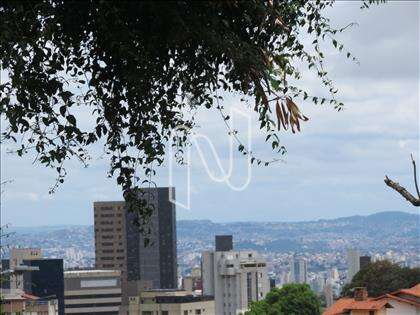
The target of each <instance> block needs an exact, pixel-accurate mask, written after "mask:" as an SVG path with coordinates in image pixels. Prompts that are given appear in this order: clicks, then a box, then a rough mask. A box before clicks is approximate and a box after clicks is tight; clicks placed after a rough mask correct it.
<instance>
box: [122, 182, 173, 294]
mask: <svg viewBox="0 0 420 315" xmlns="http://www.w3.org/2000/svg"><path fill="white" fill-rule="evenodd" d="M136 193H137V195H138V198H142V199H144V200H147V202H148V204H150V205H152V209H153V213H152V215H151V217H150V221H149V222H148V224H147V228H149V227H150V233H146V234H144V233H141V232H140V231H139V227H138V225H136V224H135V223H134V222H135V221H136V219H137V214H136V213H133V212H128V211H127V212H126V226H127V228H126V240H127V280H128V282H129V284H128V286H129V288H131V289H129V291H131V290H138V289H139V288H149V289H173V288H176V287H177V252H176V212H175V204H173V203H172V202H171V201H170V197H171V198H172V199H173V200H174V199H175V188H173V187H159V188H150V189H141V190H137V191H136ZM145 238H148V240H149V242H148V243H147V244H146V243H145Z"/></svg>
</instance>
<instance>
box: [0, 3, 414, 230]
mask: <svg viewBox="0 0 420 315" xmlns="http://www.w3.org/2000/svg"><path fill="white" fill-rule="evenodd" d="M331 17H332V18H333V21H334V23H335V24H336V25H338V26H344V25H347V24H348V23H350V22H354V21H355V22H358V24H359V26H357V27H354V28H352V29H350V30H349V31H347V33H346V34H344V35H342V36H341V37H340V39H342V41H343V42H344V43H345V45H346V46H347V47H348V48H349V49H350V50H351V51H352V52H353V53H354V54H355V55H356V56H357V57H358V59H359V60H360V65H357V64H354V63H352V62H349V61H347V59H346V58H345V57H344V55H339V54H337V53H336V52H332V51H330V54H329V55H328V60H329V62H328V64H327V66H328V69H329V70H330V71H331V74H332V77H333V78H334V80H335V82H336V84H337V86H338V87H339V89H340V97H341V99H342V100H343V101H344V102H345V104H346V107H345V110H344V111H343V112H339V113H338V112H336V111H335V110H334V109H333V108H330V107H328V106H322V107H316V106H314V105H310V104H309V103H308V104H301V109H302V111H303V112H304V113H305V114H307V115H308V116H309V117H310V121H309V122H307V123H305V125H304V127H303V131H302V133H301V134H298V135H289V134H284V135H283V137H282V139H281V141H282V144H283V145H285V146H286V148H287V150H288V153H287V155H286V156H285V157H284V158H285V163H278V164H276V165H273V166H270V167H266V168H264V167H252V169H251V175H250V183H249V185H248V186H247V188H246V189H244V190H242V191H235V190H232V189H231V188H230V187H229V186H228V185H227V184H226V183H225V182H215V181H214V180H213V179H211V178H210V176H209V175H208V173H207V172H206V169H205V167H204V166H203V164H202V162H201V160H200V158H199V154H198V153H197V150H196V148H194V147H193V149H192V154H191V156H192V161H191V163H190V169H191V183H190V187H191V189H190V192H191V203H190V209H184V208H183V207H181V206H178V207H177V216H178V218H179V219H211V220H214V221H244V220H259V221H273V220H276V221H291V220H309V219H319V218H333V217H339V216H348V215H355V214H361V215H365V214H370V213H374V212H378V211H389V210H403V211H410V212H416V209H415V208H414V207H412V206H410V205H409V204H408V203H407V202H406V201H405V200H403V199H402V198H401V197H400V196H399V195H397V194H396V193H395V192H393V191H392V190H390V189H389V188H388V187H386V186H385V184H384V182H383V178H384V175H385V174H387V175H389V176H390V177H391V178H393V179H395V180H397V181H398V182H400V183H401V184H404V185H406V187H407V188H408V189H409V190H410V191H412V192H414V187H413V179H412V170H411V163H410V159H409V155H410V153H414V154H415V155H416V157H417V160H419V154H418V152H419V88H420V82H419V40H420V39H419V3H417V2H414V1H412V2H411V1H410V2H400V1H398V2H389V3H387V4H384V5H381V6H379V7H372V8H371V9H370V10H362V11H360V10H359V4H358V3H356V2H339V3H338V5H337V7H336V8H335V9H334V10H333V11H332V12H331ZM304 84H305V86H307V87H308V89H309V90H312V91H314V93H316V92H317V91H319V83H318V81H315V80H314V79H313V78H308V79H307V80H306V81H305V83H304ZM229 105H231V106H233V107H235V108H242V109H243V108H244V106H243V104H240V102H239V101H238V100H237V99H236V98H234V97H227V99H226V106H227V107H229ZM245 112H247V113H249V111H247V110H245ZM85 117H88V114H86V115H85ZM238 117H239V116H238ZM238 117H235V119H236V121H241V118H238ZM254 118H255V117H254ZM199 125H200V126H199V128H198V129H197V132H199V133H200V134H203V135H205V136H207V137H208V139H210V141H211V142H212V143H213V144H214V145H215V148H216V151H217V152H218V154H219V155H220V156H221V163H222V166H223V167H224V168H225V169H226V171H227V170H228V168H229V159H228V158H229V141H228V138H227V136H224V135H225V133H226V131H225V128H224V125H223V121H222V120H221V119H220V117H219V116H218V115H217V113H216V112H214V111H208V110H204V111H202V112H201V113H200V116H199ZM237 126H238V127H239V128H240V130H241V131H242V134H241V136H242V137H244V138H245V139H246V135H247V130H246V128H245V127H246V123H245V121H244V120H243V119H242V121H241V122H240V123H239V124H238V125H237ZM252 127H253V130H251V136H252V137H251V140H252V149H253V151H254V152H256V153H257V155H259V156H261V157H265V158H270V157H273V155H272V154H270V150H269V148H268V147H267V146H265V145H264V135H262V134H261V133H259V132H258V130H257V128H256V127H257V125H256V124H252ZM200 144H202V147H205V143H204V142H203V141H200ZM6 148H7V145H5V146H3V147H2V153H1V158H2V165H1V170H2V180H6V179H13V182H12V183H11V184H8V185H7V186H6V187H4V189H5V191H4V193H3V194H2V214H1V217H2V224H5V223H10V224H12V225H14V226H22V225H25V226H29V225H64V224H92V222H93V209H92V203H93V201H98V200H120V199H121V194H120V189H119V188H118V187H117V186H116V182H115V180H114V179H108V178H106V172H107V169H108V164H107V163H108V161H107V160H103V159H97V158H95V159H94V160H93V161H92V162H91V165H90V167H89V168H86V169H84V168H82V167H81V166H80V165H79V164H77V163H76V162H72V163H70V164H69V165H68V172H69V176H68V178H67V180H66V182H65V183H64V184H63V185H62V186H61V187H60V188H59V189H58V191H57V192H56V193H55V194H54V195H49V194H48V189H49V187H50V186H51V185H53V184H54V178H55V177H54V176H55V173H54V171H52V170H49V169H45V168H43V167H41V166H38V165H35V166H34V165H32V159H31V157H26V158H18V157H16V156H11V155H9V154H6V152H5V151H6ZM203 151H204V154H205V156H206V157H207V159H206V161H207V163H208V164H209V168H210V170H211V171H212V174H213V175H214V176H216V177H217V176H219V175H220V172H219V171H218V169H217V167H216V166H217V164H216V163H215V161H214V159H212V158H210V156H211V155H210V151H209V149H208V148H207V149H206V148H203ZM233 164H234V167H233V172H232V177H231V183H232V184H234V185H236V186H241V185H242V184H244V183H246V179H247V166H246V160H245V159H244V157H241V156H240V155H239V154H235V155H234V160H233ZM419 164H420V161H419ZM186 174H187V173H186V168H179V167H176V168H175V170H174V171H173V178H174V185H175V186H176V189H177V200H179V201H180V202H181V203H186V200H187V186H188V185H187V176H186ZM155 180H156V182H157V183H158V184H160V185H164V186H167V185H168V168H162V169H161V170H159V172H158V176H157V177H156V178H155Z"/></svg>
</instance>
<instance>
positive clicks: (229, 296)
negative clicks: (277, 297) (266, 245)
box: [201, 240, 270, 315]
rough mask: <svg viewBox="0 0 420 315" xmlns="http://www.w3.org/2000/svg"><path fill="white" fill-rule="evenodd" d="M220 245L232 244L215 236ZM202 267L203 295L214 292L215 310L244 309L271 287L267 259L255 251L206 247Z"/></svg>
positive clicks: (232, 312)
mask: <svg viewBox="0 0 420 315" xmlns="http://www.w3.org/2000/svg"><path fill="white" fill-rule="evenodd" d="M224 241H226V240H224ZM219 245H220V244H219ZM224 245H226V244H224ZM221 247H223V248H232V246H230V247H229V246H227V247H226V246H218V244H217V240H216V248H221ZM201 268H202V281H203V295H212V296H214V301H215V310H216V314H220V315H236V314H241V313H244V312H245V311H247V310H248V308H249V305H250V303H251V302H252V301H259V300H262V299H264V298H265V296H266V294H267V293H268V292H269V291H270V284H269V280H268V275H267V267H266V261H265V259H264V258H262V257H260V256H259V255H258V254H257V253H256V252H254V251H234V250H227V251H206V252H203V253H202V262H201Z"/></svg>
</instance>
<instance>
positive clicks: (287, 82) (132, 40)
mask: <svg viewBox="0 0 420 315" xmlns="http://www.w3.org/2000/svg"><path fill="white" fill-rule="evenodd" d="M373 2H379V1H376V0H368V1H364V2H360V4H362V6H364V7H368V6H369V4H371V3H373ZM333 5H334V1H321V0H316V1H307V0H288V1H279V0H277V1H274V0H273V1H256V0H254V1H132V2H130V1H93V0H90V1H59V0H40V1H13V0H12V1H2V2H1V3H0V65H1V68H2V70H3V77H4V78H5V79H4V80H3V81H2V82H1V84H0V109H1V115H2V121H3V122H4V126H3V129H2V142H3V141H5V140H7V141H10V140H11V141H12V142H14V143H16V151H15V152H16V153H17V154H18V155H19V156H21V155H23V154H25V153H28V152H30V151H33V152H35V153H36V161H37V162H39V163H41V164H43V165H45V166H48V167H53V168H55V169H56V171H57V172H58V176H57V183H56V184H55V185H54V187H53V188H52V190H54V189H55V188H56V187H57V185H59V184H60V183H62V182H63V181H64V178H65V175H66V168H65V164H64V162H65V161H66V160H68V159H71V158H76V159H78V160H80V161H81V162H82V163H83V164H84V165H87V164H88V163H89V159H90V158H91V150H92V149H91V148H92V145H94V144H100V145H103V146H104V154H103V156H106V157H108V158H109V161H110V170H109V176H115V177H116V180H117V183H118V184H119V185H120V186H121V187H122V189H123V191H124V192H127V191H129V189H130V188H132V187H134V186H136V185H141V184H144V183H147V182H150V181H151V179H150V177H151V176H152V175H153V174H154V173H155V169H154V167H156V166H158V165H161V164H162V163H163V161H164V154H165V147H166V146H167V145H168V143H169V141H170V140H172V145H173V146H174V147H175V148H176V152H177V153H179V155H180V156H182V149H183V148H184V147H185V146H186V145H188V139H189V135H190V134H191V132H192V130H193V127H194V113H195V112H196V111H198V110H201V109H202V108H203V107H204V108H216V110H219V111H220V112H221V114H222V116H223V119H225V120H227V119H228V118H229V117H227V116H226V115H225V114H224V112H223V106H222V105H220V103H219V101H221V100H220V99H221V97H220V96H218V93H219V92H220V93H222V92H223V93H235V94H237V95H240V96H241V97H242V98H243V99H244V100H249V99H250V98H252V99H254V101H253V104H252V107H253V108H254V110H255V113H256V115H258V119H259V122H260V129H261V130H262V131H263V132H265V133H266V141H267V142H269V145H271V147H272V149H273V150H274V151H275V152H279V153H284V152H285V148H284V147H283V146H282V145H280V140H279V136H278V131H279V130H280V129H289V130H291V131H292V132H296V131H299V130H300V124H301V122H302V121H306V120H307V118H306V117H305V116H304V115H303V114H301V112H300V110H299V108H298V105H297V104H299V102H302V101H303V100H308V101H311V102H313V103H315V104H324V103H330V104H331V105H332V106H334V107H335V108H337V109H338V110H340V109H341V108H342V106H343V104H342V103H341V102H339V101H338V100H337V99H336V98H335V95H336V93H337V90H336V89H335V88H334V86H333V83H332V81H331V80H330V79H329V78H328V73H327V71H326V69H325V67H324V62H323V61H324V58H325V57H324V53H323V51H322V48H321V46H320V43H321V42H322V41H325V42H327V43H329V44H331V45H332V47H335V48H336V49H337V50H339V51H342V52H343V53H344V54H345V55H346V56H347V57H348V58H353V56H352V55H351V54H350V52H348V51H347V50H346V49H345V48H344V47H343V45H342V44H341V43H339V42H338V41H337V40H336V39H335V35H336V34H337V33H338V32H341V31H343V30H344V29H345V28H346V27H344V28H343V29H335V28H333V27H332V26H331V25H330V21H329V19H328V18H327V17H326V15H325V10H326V9H327V8H329V7H331V6H333ZM302 34H306V35H307V37H306V38H311V41H310V44H309V45H308V44H307V45H305V44H304V42H303V36H302ZM298 64H299V65H303V66H304V67H307V68H309V69H310V70H311V71H313V72H314V73H315V74H316V75H317V76H318V77H319V78H320V83H321V84H323V85H324V86H325V87H326V92H328V93H329V95H330V96H329V98H323V97H316V96H311V95H310V94H309V93H308V92H306V91H305V90H304V88H303V87H300V86H298V85H295V84H292V82H297V83H299V82H300V79H301V72H300V69H298V67H297V65H298ZM82 114H84V115H83V119H82V118H81V117H82ZM229 133H230V134H232V135H234V136H235V135H236V131H234V130H230V131H229ZM238 149H239V150H240V151H241V152H243V153H244V154H245V155H252V153H251V152H249V151H248V149H247V148H245V147H244V146H243V145H242V144H239V146H238ZM179 160H180V161H181V162H182V158H180V159H179ZM250 161H251V163H257V164H263V165H264V164H265V165H268V164H269V163H270V162H269V161H262V160H261V159H258V158H256V157H254V156H253V155H252V157H251V158H250ZM136 174H142V178H141V180H144V181H143V182H140V178H139V176H138V175H136Z"/></svg>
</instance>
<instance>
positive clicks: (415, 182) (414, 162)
mask: <svg viewBox="0 0 420 315" xmlns="http://www.w3.org/2000/svg"><path fill="white" fill-rule="evenodd" d="M411 162H412V163H413V172H414V185H415V186H416V191H417V197H419V198H420V191H419V185H418V183H417V171H416V161H415V160H414V158H413V154H411Z"/></svg>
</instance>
